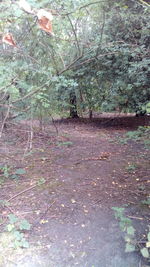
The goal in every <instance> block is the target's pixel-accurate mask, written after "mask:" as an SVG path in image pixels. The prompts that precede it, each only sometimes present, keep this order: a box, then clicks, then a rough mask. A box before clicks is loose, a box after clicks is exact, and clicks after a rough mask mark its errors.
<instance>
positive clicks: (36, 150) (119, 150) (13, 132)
mask: <svg viewBox="0 0 150 267" xmlns="http://www.w3.org/2000/svg"><path fill="white" fill-rule="evenodd" d="M148 124H149V118H148V117H146V118H134V117H120V118H108V117H107V118H97V119H94V120H93V121H91V122H89V120H87V119H80V120H71V119H67V120H65V121H64V120H61V121H57V122H56V125H55V127H54V125H53V124H49V125H46V127H45V129H44V131H43V132H40V131H39V129H38V126H37V125H36V124H35V126H34V132H33V139H31V136H30V127H29V123H22V124H17V125H10V126H8V128H7V129H6V130H5V133H4V134H3V136H2V139H1V141H0V143H1V144H0V145H1V146H0V153H1V162H0V164H1V166H4V167H5V169H6V168H7V170H5V169H4V168H3V169H1V174H0V175H1V176H0V186H1V188H0V191H1V195H0V200H1V203H2V201H3V205H1V206H0V209H1V215H0V220H1V221H0V231H1V233H3V232H4V231H5V226H6V224H8V215H9V214H10V213H11V214H14V215H15V216H17V217H19V218H20V219H27V220H28V221H29V222H30V223H31V224H32V227H31V230H30V231H27V232H25V236H26V238H27V240H28V241H29V244H30V248H29V249H20V250H17V251H14V250H13V255H12V254H11V252H12V249H11V248H9V249H8V250H7V249H6V248H5V251H4V250H3V251H2V252H1V254H2V257H1V261H0V262H1V263H0V264H1V265H0V266H19V267H22V266H26V267H32V266H33V267H37V266H42V267H44V266H50V267H56V266H57V267H73V266H79V267H139V266H142V265H139V264H142V263H141V258H140V256H139V255H138V253H132V254H129V253H125V252H124V246H125V244H124V241H123V238H122V233H121V231H120V230H119V226H118V222H117V221H116V220H115V218H114V212H113V210H112V207H114V206H117V207H120V206H123V205H126V209H127V214H128V216H130V218H133V220H134V223H135V224H136V225H138V229H139V233H140V232H142V231H144V230H145V228H144V225H145V223H146V221H148V220H149V217H148V210H147V209H143V206H142V204H141V206H140V204H139V203H141V201H142V200H145V199H146V198H147V197H148V196H149V193H150V192H149V162H148V161H149V154H150V153H149V150H148V149H146V148H145V147H144V146H143V145H142V144H140V143H136V142H134V141H131V142H128V143H127V144H123V143H120V142H118V140H119V139H121V138H124V134H125V133H126V132H127V131H128V130H129V128H130V129H131V127H132V129H135V128H136V127H137V126H138V125H148ZM56 127H57V128H58V135H57V134H56V131H55V130H56ZM29 147H32V151H29ZM133 166H134V167H133ZM17 169H24V170H25V173H24V174H21V175H19V176H18V177H17V178H12V174H14V173H15V171H16V170H17ZM6 173H8V175H6ZM6 201H8V202H9V205H5V202H6ZM139 212H140V213H139ZM134 218H135V219H134ZM136 218H142V219H141V220H140V219H136ZM0 250H1V248H0ZM9 251H10V252H9ZM5 253H6V254H5ZM6 255H7V256H6ZM143 264H144V263H143ZM143 266H144V265H143Z"/></svg>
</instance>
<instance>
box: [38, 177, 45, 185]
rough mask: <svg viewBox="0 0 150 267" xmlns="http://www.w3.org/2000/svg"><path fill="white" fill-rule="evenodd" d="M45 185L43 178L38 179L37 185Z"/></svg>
mask: <svg viewBox="0 0 150 267" xmlns="http://www.w3.org/2000/svg"><path fill="white" fill-rule="evenodd" d="M45 183H46V180H45V179H44V178H40V179H39V180H38V181H37V185H39V186H40V185H42V184H45Z"/></svg>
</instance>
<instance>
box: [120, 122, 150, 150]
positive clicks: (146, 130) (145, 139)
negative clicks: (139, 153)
mask: <svg viewBox="0 0 150 267" xmlns="http://www.w3.org/2000/svg"><path fill="white" fill-rule="evenodd" d="M149 136H150V126H139V127H138V129H137V130H136V131H129V132H127V133H126V134H125V136H124V138H119V143H121V144H127V143H128V141H129V140H133V141H135V142H140V143H142V144H143V145H144V148H146V149H150V139H149Z"/></svg>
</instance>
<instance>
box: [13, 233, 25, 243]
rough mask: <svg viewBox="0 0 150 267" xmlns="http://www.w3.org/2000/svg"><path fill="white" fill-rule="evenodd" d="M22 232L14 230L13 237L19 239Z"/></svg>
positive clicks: (21, 236)
mask: <svg viewBox="0 0 150 267" xmlns="http://www.w3.org/2000/svg"><path fill="white" fill-rule="evenodd" d="M23 236H24V234H23V233H20V232H19V231H15V232H14V237H15V238H16V240H18V241H20V240H21V239H22V238H23Z"/></svg>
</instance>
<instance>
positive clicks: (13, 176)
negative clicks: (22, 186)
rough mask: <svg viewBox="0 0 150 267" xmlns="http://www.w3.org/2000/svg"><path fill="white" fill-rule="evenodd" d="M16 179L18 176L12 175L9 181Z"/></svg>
mask: <svg viewBox="0 0 150 267" xmlns="http://www.w3.org/2000/svg"><path fill="white" fill-rule="evenodd" d="M18 178H19V176H18V175H16V174H13V175H11V176H10V179H18Z"/></svg>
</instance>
